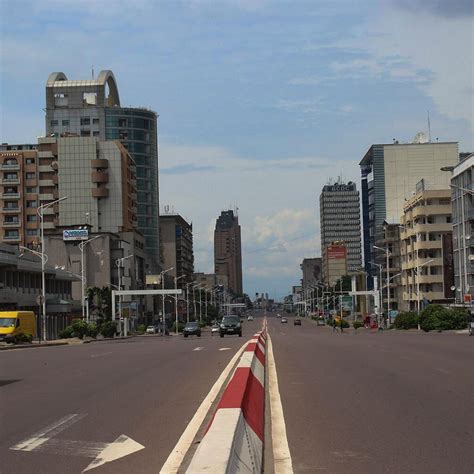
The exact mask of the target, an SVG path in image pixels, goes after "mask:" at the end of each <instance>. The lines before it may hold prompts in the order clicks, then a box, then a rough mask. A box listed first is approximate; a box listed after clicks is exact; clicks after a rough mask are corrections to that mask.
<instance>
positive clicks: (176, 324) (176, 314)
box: [163, 274, 186, 335]
mask: <svg viewBox="0 0 474 474" xmlns="http://www.w3.org/2000/svg"><path fill="white" fill-rule="evenodd" d="M185 276H186V274H184V275H181V276H179V277H174V289H175V290H177V289H178V280H180V279H181V278H184V277H185ZM163 296H164V295H163ZM174 308H175V328H176V335H178V332H179V331H178V293H177V292H176V301H175V305H174Z"/></svg>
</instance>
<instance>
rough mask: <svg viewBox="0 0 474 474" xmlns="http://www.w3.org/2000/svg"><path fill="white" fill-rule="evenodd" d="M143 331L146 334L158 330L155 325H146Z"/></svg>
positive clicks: (154, 332)
mask: <svg viewBox="0 0 474 474" xmlns="http://www.w3.org/2000/svg"><path fill="white" fill-rule="evenodd" d="M145 332H146V333H147V334H156V333H157V332H158V328H157V327H156V326H147V328H146V331H145Z"/></svg>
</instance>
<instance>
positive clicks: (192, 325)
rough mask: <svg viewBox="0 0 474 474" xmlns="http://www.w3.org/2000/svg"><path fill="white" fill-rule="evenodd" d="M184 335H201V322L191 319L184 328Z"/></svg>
mask: <svg viewBox="0 0 474 474" xmlns="http://www.w3.org/2000/svg"><path fill="white" fill-rule="evenodd" d="M183 336H184V337H188V336H197V337H201V326H199V323H198V322H197V321H190V322H189V323H186V325H185V326H184V329H183Z"/></svg>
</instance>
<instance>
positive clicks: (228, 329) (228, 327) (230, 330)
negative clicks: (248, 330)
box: [219, 316, 242, 337]
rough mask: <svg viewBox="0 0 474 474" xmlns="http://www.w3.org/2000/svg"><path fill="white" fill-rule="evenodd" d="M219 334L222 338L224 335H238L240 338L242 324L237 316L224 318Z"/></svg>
mask: <svg viewBox="0 0 474 474" xmlns="http://www.w3.org/2000/svg"><path fill="white" fill-rule="evenodd" d="M219 334H220V336H221V337H224V335H226V334H238V335H239V337H242V324H241V322H240V318H239V317H238V316H224V317H223V318H222V321H221V324H220V327H219Z"/></svg>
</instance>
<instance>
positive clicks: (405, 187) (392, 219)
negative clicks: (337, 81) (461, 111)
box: [359, 142, 458, 288]
mask: <svg viewBox="0 0 474 474" xmlns="http://www.w3.org/2000/svg"><path fill="white" fill-rule="evenodd" d="M457 161H458V144H457V142H436V143H403V144H401V143H398V142H394V143H391V144H377V145H372V146H371V147H370V148H369V150H368V151H367V153H366V154H365V156H364V158H363V159H362V160H361V162H360V163H359V165H360V169H361V180H362V183H361V186H362V222H363V234H364V262H365V270H366V271H367V272H368V273H369V274H371V275H374V274H376V273H374V267H373V265H371V263H370V262H375V260H376V256H375V250H374V245H376V241H377V240H381V239H382V238H383V237H382V234H383V223H384V221H385V222H388V223H390V224H392V223H400V216H401V215H402V214H403V207H404V205H405V201H406V200H408V199H410V198H411V196H412V194H413V193H414V192H415V189H416V184H417V183H418V182H419V181H420V180H421V179H424V180H425V182H427V183H429V185H430V187H431V188H432V189H446V188H448V186H449V175H448V173H445V172H443V171H441V168H442V167H443V166H449V165H451V166H453V165H456V163H457ZM371 287H372V282H371V280H370V279H369V288H371Z"/></svg>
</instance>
